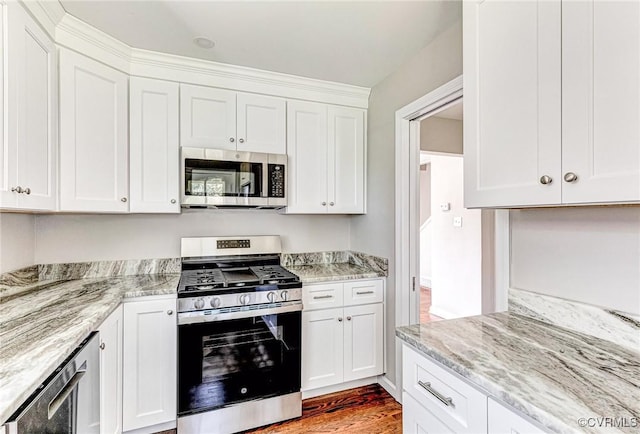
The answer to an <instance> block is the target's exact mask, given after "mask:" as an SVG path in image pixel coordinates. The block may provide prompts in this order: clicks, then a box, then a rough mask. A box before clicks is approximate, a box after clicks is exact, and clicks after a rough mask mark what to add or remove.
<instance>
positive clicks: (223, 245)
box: [216, 240, 251, 249]
mask: <svg viewBox="0 0 640 434" xmlns="http://www.w3.org/2000/svg"><path fill="white" fill-rule="evenodd" d="M216 247H217V248H218V249H248V248H249V247H251V241H250V240H217V241H216Z"/></svg>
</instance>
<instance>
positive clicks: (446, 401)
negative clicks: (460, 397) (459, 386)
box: [418, 380, 455, 407]
mask: <svg viewBox="0 0 640 434" xmlns="http://www.w3.org/2000/svg"><path fill="white" fill-rule="evenodd" d="M418 384H419V385H420V386H421V387H422V388H423V389H424V390H426V391H427V392H429V393H430V394H432V395H433V396H435V397H436V398H437V399H438V401H440V402H442V403H443V404H444V405H446V406H447V407H455V405H454V404H453V399H451V398H449V397H446V396H444V395H443V394H442V393H440V392H438V391H437V390H436V389H434V388H433V387H431V383H423V382H422V381H419V380H418Z"/></svg>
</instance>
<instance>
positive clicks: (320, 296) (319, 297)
mask: <svg viewBox="0 0 640 434" xmlns="http://www.w3.org/2000/svg"><path fill="white" fill-rule="evenodd" d="M323 298H333V295H314V296H313V299H314V300H321V299H323Z"/></svg>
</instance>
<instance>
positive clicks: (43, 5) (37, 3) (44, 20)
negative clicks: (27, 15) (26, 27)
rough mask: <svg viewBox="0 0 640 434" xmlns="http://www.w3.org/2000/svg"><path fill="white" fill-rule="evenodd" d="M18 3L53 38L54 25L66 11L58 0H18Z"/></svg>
mask: <svg viewBox="0 0 640 434" xmlns="http://www.w3.org/2000/svg"><path fill="white" fill-rule="evenodd" d="M20 3H21V4H22V5H23V6H24V7H25V8H26V9H27V10H28V11H29V12H31V15H33V17H34V18H35V19H36V21H38V22H39V23H40V25H41V26H42V28H43V29H44V30H45V32H47V33H48V34H49V36H51V38H55V32H56V26H57V25H58V23H59V22H60V20H62V18H63V17H64V16H65V15H66V13H67V12H66V11H65V10H64V8H63V7H62V4H60V2H59V1H58V0H48V1H43V0H20Z"/></svg>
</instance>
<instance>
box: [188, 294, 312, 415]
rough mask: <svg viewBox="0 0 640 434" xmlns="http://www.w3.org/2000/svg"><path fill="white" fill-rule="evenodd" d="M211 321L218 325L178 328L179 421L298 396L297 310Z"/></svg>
mask: <svg viewBox="0 0 640 434" xmlns="http://www.w3.org/2000/svg"><path fill="white" fill-rule="evenodd" d="M301 307H302V306H301V305H300V308H301ZM285 310H290V309H285ZM275 311H277V309H276V310H275ZM266 312H267V313H269V312H274V309H268V310H266ZM201 314H202V315H203V316H205V315H206V313H205V312H201ZM225 317H226V319H220V318H225ZM213 318H217V320H214V321H211V322H191V323H187V324H180V323H179V324H180V325H179V326H178V415H179V416H187V415H189V414H194V413H198V412H202V411H208V410H213V409H217V408H221V407H224V406H228V405H232V404H237V403H241V402H245V401H250V400H255V399H259V398H269V397H274V396H279V395H285V394H288V393H292V392H299V391H300V363H301V360H300V348H301V347H300V336H301V311H300V310H299V309H298V310H295V311H287V312H283V313H270V314H266V315H263V314H261V313H260V310H246V311H240V312H231V313H229V314H221V315H217V316H214V317H213ZM190 321H193V318H191V319H190Z"/></svg>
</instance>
